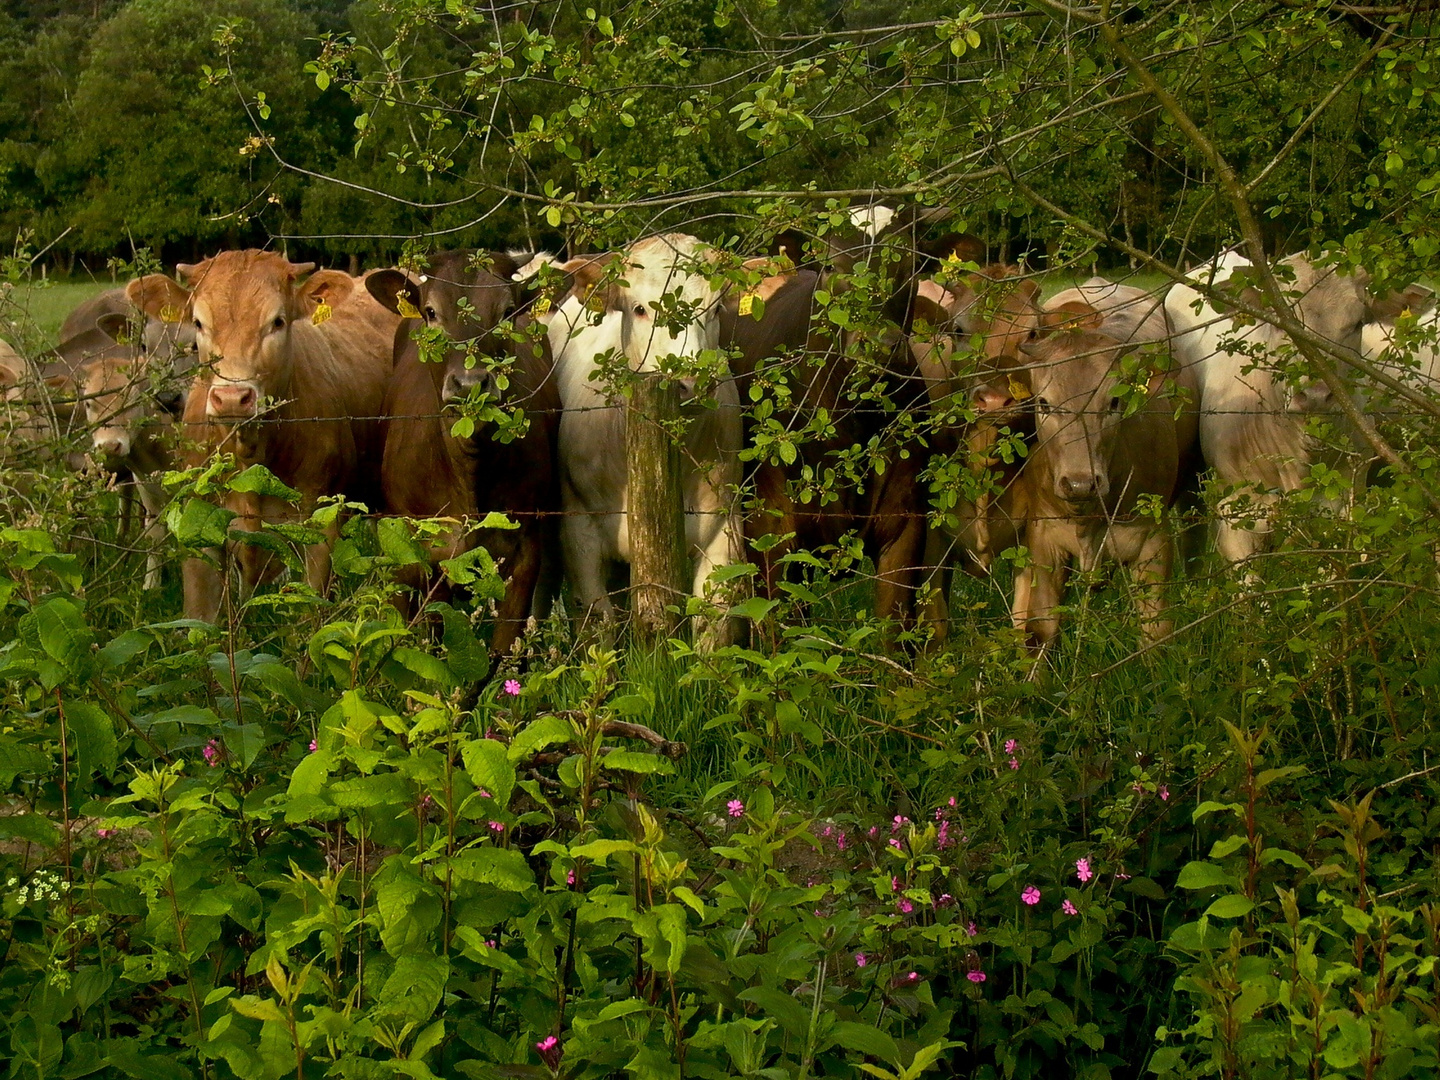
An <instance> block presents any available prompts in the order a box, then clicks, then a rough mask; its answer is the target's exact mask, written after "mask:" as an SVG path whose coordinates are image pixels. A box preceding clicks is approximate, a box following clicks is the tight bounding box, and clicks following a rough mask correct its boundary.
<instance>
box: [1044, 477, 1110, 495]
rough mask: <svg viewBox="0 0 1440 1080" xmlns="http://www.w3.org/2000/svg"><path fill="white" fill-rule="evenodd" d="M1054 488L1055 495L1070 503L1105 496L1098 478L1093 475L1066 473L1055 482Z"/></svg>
mask: <svg viewBox="0 0 1440 1080" xmlns="http://www.w3.org/2000/svg"><path fill="white" fill-rule="evenodd" d="M1055 488H1056V494H1057V495H1059V496H1060V497H1061V498H1062V499H1067V500H1069V501H1071V502H1079V501H1080V500H1082V499H1093V498H1096V497H1097V496H1100V495H1104V494H1105V492H1104V491H1103V490H1101V481H1100V478H1099V477H1098V476H1096V475H1095V474H1094V473H1068V474H1066V475H1064V476H1062V477H1060V479H1059V480H1057V481H1056V483H1055Z"/></svg>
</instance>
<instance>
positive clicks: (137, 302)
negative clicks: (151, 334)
mask: <svg viewBox="0 0 1440 1080" xmlns="http://www.w3.org/2000/svg"><path fill="white" fill-rule="evenodd" d="M176 269H177V270H178V271H179V272H180V273H182V274H185V275H186V277H187V278H188V277H189V274H188V273H187V271H193V270H195V269H196V267H193V266H179V267H176ZM125 299H126V300H128V301H130V306H131V307H133V308H135V309H136V310H137V311H143V312H144V313H145V314H146V316H148V317H149V318H151V319H159V320H160V321H161V322H172V323H176V322H179V321H180V320H181V318H183V317H184V314H185V307H186V305H187V304H189V302H190V293H189V291H188V290H186V289H185V288H183V287H182V286H181V285H180V283H179V282H177V281H175V280H174V279H173V278H171V277H168V276H167V275H165V274H146V275H145V276H144V277H139V278H136V279H135V280H134V281H132V282H130V283H129V284H128V285H126V286H125Z"/></svg>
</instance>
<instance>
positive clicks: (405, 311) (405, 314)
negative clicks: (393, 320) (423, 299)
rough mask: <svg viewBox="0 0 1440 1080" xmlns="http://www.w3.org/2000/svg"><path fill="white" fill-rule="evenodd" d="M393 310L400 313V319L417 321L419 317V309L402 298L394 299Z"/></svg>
mask: <svg viewBox="0 0 1440 1080" xmlns="http://www.w3.org/2000/svg"><path fill="white" fill-rule="evenodd" d="M395 310H396V311H398V312H399V313H400V317H401V318H402V319H418V318H419V317H420V309H419V308H417V307H416V306H415V305H414V304H412V303H410V301H409V300H406V299H405V297H403V296H398V295H397V296H396V297H395Z"/></svg>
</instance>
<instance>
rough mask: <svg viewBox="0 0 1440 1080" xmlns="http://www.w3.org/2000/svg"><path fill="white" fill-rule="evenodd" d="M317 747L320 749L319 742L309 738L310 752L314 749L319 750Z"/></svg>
mask: <svg viewBox="0 0 1440 1080" xmlns="http://www.w3.org/2000/svg"><path fill="white" fill-rule="evenodd" d="M319 749H320V744H319V743H317V742H316V741H315V740H314V739H311V740H310V753H312V754H313V753H314V752H315V751H316V750H319Z"/></svg>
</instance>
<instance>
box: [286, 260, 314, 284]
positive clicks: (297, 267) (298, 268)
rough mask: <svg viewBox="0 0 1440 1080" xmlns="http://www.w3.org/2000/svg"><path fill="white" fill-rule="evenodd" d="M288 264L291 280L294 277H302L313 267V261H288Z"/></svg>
mask: <svg viewBox="0 0 1440 1080" xmlns="http://www.w3.org/2000/svg"><path fill="white" fill-rule="evenodd" d="M288 265H289V267H290V280H291V281H294V280H295V279H296V278H301V277H304V276H305V275H306V274H308V273H310V271H312V270H314V269H315V264H314V263H313V262H303V263H290V264H288Z"/></svg>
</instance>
